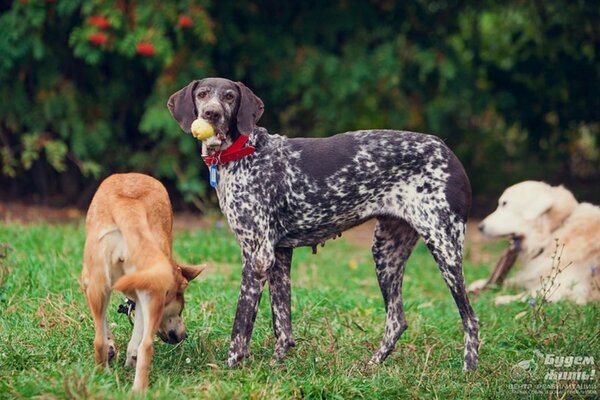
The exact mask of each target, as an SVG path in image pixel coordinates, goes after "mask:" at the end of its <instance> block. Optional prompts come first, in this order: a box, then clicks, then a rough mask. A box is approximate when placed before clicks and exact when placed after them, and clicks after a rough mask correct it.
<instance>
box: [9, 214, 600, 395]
mask: <svg viewBox="0 0 600 400" xmlns="http://www.w3.org/2000/svg"><path fill="white" fill-rule="evenodd" d="M3 243H9V244H10V248H11V249H10V250H9V251H8V252H7V257H6V258H2V254H3V251H2V250H1V248H2V244H3ZM174 245H175V248H174V251H175V254H176V256H177V257H178V259H179V260H181V261H182V262H189V263H199V262H208V263H209V269H207V270H206V271H205V272H204V273H203V274H202V275H201V276H200V277H199V278H198V279H197V280H195V281H193V282H192V283H190V285H189V287H188V289H187V292H186V308H185V310H184V313H183V317H184V321H185V324H186V327H187V331H188V338H187V339H186V340H185V341H184V342H182V343H181V344H179V345H177V346H171V345H168V344H165V343H162V342H161V341H159V340H158V339H157V340H156V341H155V354H154V360H153V363H152V367H151V372H150V388H149V390H148V394H147V397H148V398H153V399H163V398H174V399H180V398H181V399H183V398H203V399H204V398H207V399H233V398H236V399H275V398H277V399H292V398H307V399H315V398H316V399H338V398H339V399H354V398H357V399H399V398H419V399H422V398H444V399H456V398H460V399H462V398H469V399H489V398H523V397H524V396H522V395H521V394H518V393H515V392H513V391H511V389H510V388H509V385H510V384H526V383H532V384H535V383H538V382H542V383H546V384H547V383H548V382H547V381H546V382H544V380H543V378H544V371H545V370H544V368H545V366H544V365H543V362H540V361H539V359H537V356H536V353H535V352H536V351H538V352H541V353H544V354H554V355H555V356H564V357H567V356H592V357H594V358H595V359H596V363H597V362H598V361H597V359H598V357H597V355H598V354H599V351H600V348H599V345H598V338H597V326H598V318H599V313H600V307H599V306H598V305H597V304H588V305H586V306H577V305H575V304H572V303H567V302H560V303H556V304H546V305H545V306H544V307H545V308H544V311H545V314H546V315H545V317H546V324H544V326H543V329H536V330H535V332H533V331H532V329H531V328H532V327H534V326H537V325H536V323H537V321H536V320H535V309H534V308H533V307H531V306H529V305H527V304H526V303H513V304H510V305H506V306H496V305H494V297H495V296H496V295H497V294H498V293H494V292H485V293H482V294H481V295H479V297H478V298H477V299H474V300H473V307H474V308H475V311H476V312H477V314H478V316H479V319H480V324H481V358H480V364H479V368H478V370H477V371H476V372H474V373H470V374H465V373H463V372H462V352H463V337H462V326H461V323H460V318H459V315H458V312H457V310H456V306H455V304H454V301H453V300H452V296H451V295H450V292H449V291H448V289H447V288H446V286H445V285H444V282H443V279H442V277H441V276H440V273H439V270H438V268H437V266H436V265H435V263H434V261H433V258H432V257H431V256H430V255H429V253H428V251H427V249H426V247H425V246H424V245H423V244H422V243H421V244H419V245H418V246H417V248H416V250H415V252H414V254H413V255H412V256H411V258H410V259H409V262H408V266H407V268H406V274H405V276H404V306H405V310H406V317H407V320H408V329H407V330H406V332H404V334H403V336H402V338H401V339H400V341H399V343H398V345H397V347H396V350H395V351H394V352H393V353H392V354H391V355H390V357H389V358H388V359H387V360H386V362H385V363H384V364H382V365H381V366H379V367H377V368H375V369H370V368H366V367H365V363H366V362H367V361H368V359H369V357H370V356H371V353H372V352H373V351H375V349H376V347H377V345H378V344H379V340H380V338H381V335H382V334H383V327H384V321H385V311H384V306H383V300H382V298H381V293H380V291H379V288H378V286H377V279H376V277H375V273H374V271H373V264H372V259H371V257H370V251H369V249H368V248H358V247H354V246H352V245H350V244H348V243H346V242H345V241H344V238H342V239H339V240H336V241H331V242H328V243H327V244H326V246H325V248H323V249H320V250H319V254H317V255H316V256H314V255H312V254H311V251H310V249H308V248H304V249H297V250H296V251H295V253H294V263H293V267H292V287H293V293H292V314H293V322H294V335H295V339H296V347H294V348H293V349H292V350H291V351H290V353H289V355H288V356H287V358H286V359H285V361H284V362H283V363H281V364H275V365H270V364H269V360H270V357H271V355H272V352H273V349H274V345H275V340H274V338H273V330H272V326H271V325H272V324H271V321H272V319H271V316H270V306H269V299H268V293H267V291H265V293H264V298H263V300H262V302H261V304H260V310H259V313H258V316H257V318H256V326H255V329H254V334H253V340H252V344H251V357H250V358H249V359H248V360H245V361H244V363H243V364H242V366H241V367H240V368H234V369H229V368H227V367H226V366H225V360H226V358H227V350H228V346H229V338H230V333H231V332H230V330H231V326H232V323H233V317H234V314H235V307H236V301H237V296H238V290H239V282H240V276H241V258H240V251H239V247H238V245H237V243H236V242H235V240H234V238H233V237H232V236H231V234H230V233H229V232H227V231H226V230H225V231H224V230H223V229H221V230H217V229H215V230H204V229H203V230H195V231H194V232H178V234H177V235H176V237H175V240H174ZM82 251H83V226H82V224H79V225H63V226H56V225H55V226H45V225H30V226H23V225H17V224H14V225H13V224H10V225H0V398H1V399H5V398H6V399H12V398H22V397H24V398H32V397H42V398H99V399H100V398H101V399H111V398H125V399H126V398H131V396H130V390H131V385H132V382H133V375H134V373H133V370H132V369H130V368H126V367H125V366H124V363H125V361H124V357H125V351H126V348H127V342H128V340H129V338H130V335H131V326H130V324H129V322H128V321H127V319H126V318H125V317H124V316H123V315H121V314H117V312H116V310H117V305H118V304H119V303H120V302H121V301H122V297H121V296H120V295H118V294H116V293H115V294H114V295H113V301H112V302H111V305H110V306H109V309H108V310H109V312H108V318H109V323H111V324H112V323H115V324H116V327H115V328H114V329H113V333H114V337H115V341H116V344H117V347H118V354H117V359H116V360H115V362H114V363H113V364H112V366H111V370H110V372H107V371H104V370H102V369H95V368H94V355H93V345H92V342H93V340H94V327H93V322H92V319H91V316H90V312H89V309H88V307H87V304H86V302H85V299H84V295H83V293H82V291H81V289H80V288H79V284H78V281H77V280H78V277H79V274H80V270H81V259H82ZM469 251H470V250H468V251H467V253H469ZM488 251H490V252H491V253H492V254H494V255H495V257H492V258H493V259H495V258H496V257H498V256H499V255H500V253H501V251H500V248H499V247H498V246H494V247H493V249H488ZM490 269H491V265H478V264H474V263H472V262H468V261H467V262H466V265H465V273H466V276H467V281H469V282H471V281H472V280H474V279H477V278H483V277H484V276H485V275H486V274H487V273H489V270H490ZM502 294H506V292H505V290H503V292H502ZM529 359H535V360H536V361H538V369H537V370H536V371H534V373H533V375H531V377H530V378H529V379H527V380H523V381H520V380H515V378H514V377H513V376H512V375H511V374H512V371H513V368H515V366H516V364H517V363H519V362H521V361H524V360H529ZM558 370H563V369H558ZM564 370H567V371H572V370H575V369H574V368H571V369H569V368H564ZM586 370H588V371H589V369H586ZM575 371H576V370H575ZM596 379H597V378H596ZM596 382H597V380H595V381H591V382H589V384H590V385H594V384H595V385H596V390H597V383H596ZM552 383H555V382H554V381H552ZM562 383H564V384H565V385H571V383H573V382H570V381H569V382H566V381H562ZM577 383H579V384H580V385H581V384H583V383H584V382H582V381H577ZM580 390H581V389H580ZM525 394H526V396H525V397H527V398H540V399H542V398H544V399H545V398H556V399H559V398H561V399H562V398H574V399H577V398H586V395H585V393H584V392H577V391H576V389H575V386H574V385H573V386H571V389H566V390H565V389H558V390H557V389H546V390H545V391H544V392H542V393H525ZM590 397H591V396H589V397H587V398H590Z"/></svg>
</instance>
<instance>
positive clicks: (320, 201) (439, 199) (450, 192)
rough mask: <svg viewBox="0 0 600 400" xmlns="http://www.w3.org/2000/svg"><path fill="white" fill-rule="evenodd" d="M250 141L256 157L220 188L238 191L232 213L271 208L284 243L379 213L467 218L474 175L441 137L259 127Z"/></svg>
mask: <svg viewBox="0 0 600 400" xmlns="http://www.w3.org/2000/svg"><path fill="white" fill-rule="evenodd" d="M251 141H252V143H253V144H255V145H256V149H257V150H256V155H255V156H253V157H252V158H249V159H248V160H247V161H246V160H241V162H240V166H239V168H237V169H236V170H235V175H236V177H237V178H236V179H235V181H233V182H231V183H229V182H228V180H227V175H226V176H224V180H225V183H224V186H225V187H224V188H223V190H219V192H220V194H221V193H223V196H222V197H226V193H237V195H236V196H235V198H233V199H232V200H231V203H228V204H230V208H231V209H232V210H239V209H240V208H244V207H247V206H248V204H249V203H251V202H252V201H256V202H258V203H263V204H269V205H272V206H273V207H269V208H268V209H266V210H265V211H266V212H267V213H268V214H270V215H269V218H270V220H271V224H272V225H274V227H275V228H277V232H276V233H275V236H276V238H277V240H278V245H280V246H291V247H296V246H308V245H314V244H317V243H321V242H323V241H324V240H326V239H328V238H331V237H334V236H335V235H336V234H338V233H339V232H341V231H343V230H346V229H348V228H350V227H352V226H354V225H356V224H358V223H360V222H362V221H365V220H367V219H370V218H373V217H379V216H382V217H383V216H392V215H394V216H401V217H402V218H404V219H406V220H407V221H411V220H415V223H416V224H419V222H420V221H418V220H423V221H427V220H428V219H432V218H431V217H430V218H425V216H426V214H428V213H433V214H434V215H435V216H437V218H435V219H438V218H440V219H447V218H450V219H453V220H456V221H460V222H465V221H466V218H467V214H468V211H469V207H470V203H471V190H470V186H469V181H468V178H467V176H466V174H465V172H464V170H463V168H462V166H461V164H460V162H459V161H458V160H457V159H456V156H455V155H454V154H453V153H452V152H451V151H450V150H449V149H448V147H447V146H446V145H445V144H444V143H443V142H442V141H441V140H440V139H439V138H437V137H435V136H431V135H424V134H420V133H414V132H404V131H392V130H373V131H356V132H347V133H343V134H338V135H335V136H332V137H329V138H323V139H314V138H313V139H308V138H295V139H288V138H285V137H282V136H277V135H268V134H267V132H266V131H265V130H263V129H258V130H257V131H256V132H255V136H254V137H253V138H252V139H251ZM234 168H235V167H234ZM229 185H230V186H229ZM243 186H245V187H243ZM250 187H251V188H252V190H251V193H248V191H249V190H248V188H250ZM223 211H224V212H225V214H226V215H227V214H231V211H229V212H228V210H227V208H225V209H224V210H223ZM261 218H262V216H261ZM423 221H421V222H423ZM432 222H433V221H432ZM233 228H234V230H235V227H233ZM431 228H434V227H431ZM424 233H425V232H424Z"/></svg>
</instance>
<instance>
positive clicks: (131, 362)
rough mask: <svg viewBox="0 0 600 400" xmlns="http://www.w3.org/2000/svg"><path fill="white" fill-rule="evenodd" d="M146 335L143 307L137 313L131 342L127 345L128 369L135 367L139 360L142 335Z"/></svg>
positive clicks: (126, 362)
mask: <svg viewBox="0 0 600 400" xmlns="http://www.w3.org/2000/svg"><path fill="white" fill-rule="evenodd" d="M143 333H144V313H143V311H142V307H141V306H140V307H138V309H137V310H136V311H135V320H134V321H133V332H132V333H131V340H129V344H128V345H127V360H126V361H125V365H126V366H128V367H135V362H136V360H137V352H138V347H139V345H140V343H141V342H142V335H143Z"/></svg>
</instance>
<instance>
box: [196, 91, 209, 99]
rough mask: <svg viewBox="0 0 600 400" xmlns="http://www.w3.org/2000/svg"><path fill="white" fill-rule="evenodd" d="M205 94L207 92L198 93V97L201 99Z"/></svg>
mask: <svg viewBox="0 0 600 400" xmlns="http://www.w3.org/2000/svg"><path fill="white" fill-rule="evenodd" d="M207 94H208V92H200V93H198V97H199V98H201V99H203V98H205V97H206V95H207Z"/></svg>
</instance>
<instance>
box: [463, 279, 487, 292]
mask: <svg viewBox="0 0 600 400" xmlns="http://www.w3.org/2000/svg"><path fill="white" fill-rule="evenodd" d="M487 281H488V280H487V279H477V280H476V281H475V282H473V283H471V284H470V285H469V287H468V288H467V291H469V292H479V291H480V290H482V289H483V288H484V287H485V284H486V283H487Z"/></svg>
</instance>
